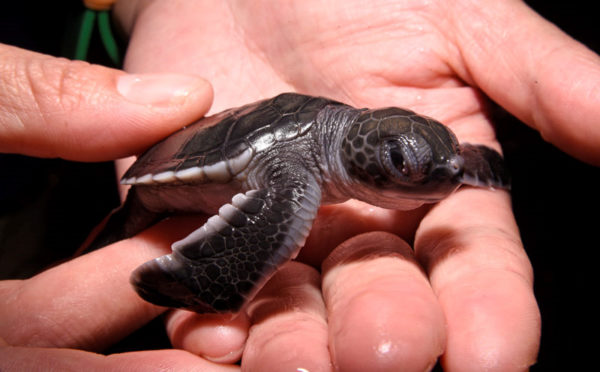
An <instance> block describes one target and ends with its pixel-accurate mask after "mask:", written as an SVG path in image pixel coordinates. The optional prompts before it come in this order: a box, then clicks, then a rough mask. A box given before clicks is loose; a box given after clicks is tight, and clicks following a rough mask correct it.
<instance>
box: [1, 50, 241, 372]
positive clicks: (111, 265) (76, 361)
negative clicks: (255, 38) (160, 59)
mask: <svg viewBox="0 0 600 372" xmlns="http://www.w3.org/2000/svg"><path fill="white" fill-rule="evenodd" d="M0 71H2V73H1V74H0V80H1V82H0V151H1V152H13V153H21V154H28V155H35V156H42V157H62V158H66V159H72V160H88V161H91V160H94V161H96V160H108V159H114V158H117V157H121V156H126V155H132V154H135V153H137V152H139V151H140V150H141V149H143V148H144V147H147V146H148V145H150V144H151V143H153V142H156V141H157V140H158V139H160V138H162V137H164V136H166V135H167V134H169V133H170V132H172V131H174V130H176V129H178V128H179V127H180V126H181V125H183V124H185V123H188V122H190V121H192V120H194V119H196V118H197V117H199V116H202V115H203V114H204V113H205V112H206V111H207V110H208V107H209V106H210V101H211V94H212V92H211V88H210V86H209V85H208V83H206V82H205V81H204V80H202V79H200V78H197V77H194V76H192V75H176V74H165V75H162V74H154V75H129V74H126V73H124V72H122V71H117V70H112V69H108V68H104V67H100V66H94V65H90V64H87V63H84V62H72V61H67V60H65V59H58V58H53V57H50V56H45V55H41V54H37V53H32V52H29V51H25V50H22V49H19V48H14V47H10V46H6V45H0ZM179 226H182V224H181V221H179V222H178V223H177V224H176V225H174V224H173V223H170V226H169V223H166V224H162V225H159V226H156V227H155V228H154V229H152V230H149V231H147V232H146V233H145V234H140V236H139V237H136V238H133V239H130V240H126V241H123V242H119V243H117V244H114V245H112V246H110V247H107V248H105V249H102V250H99V251H97V252H93V253H90V254H88V255H85V256H82V257H79V258H77V259H74V260H72V261H69V262H67V263H64V264H62V265H59V266H56V267H54V268H51V269H49V270H47V271H45V272H43V273H41V274H39V275H37V276H35V277H33V278H31V279H28V280H22V281H21V280H5V281H0V370H2V371H5V370H19V371H23V370H34V369H39V368H44V369H56V370H84V369H89V368H92V369H99V370H106V369H113V368H114V369H118V368H124V366H125V368H126V369H127V370H143V371H148V370H153V369H158V368H160V366H163V365H164V363H168V365H169V366H170V367H171V368H181V369H184V370H189V369H190V365H193V366H194V367H193V368H199V367H202V368H205V370H211V371H232V370H237V369H238V368H237V367H234V366H225V365H216V364H214V363H211V362H208V361H206V360H204V359H202V358H199V357H197V356H194V355H192V354H190V353H187V352H184V351H177V350H164V351H144V352H135V353H124V354H119V355H113V356H109V357H104V356H101V355H99V354H95V353H93V352H90V351H100V350H102V349H104V348H105V347H106V346H108V345H110V344H112V343H114V342H116V341H118V340H119V339H120V338H121V337H123V336H125V335H127V334H128V333H130V332H132V331H134V330H135V329H137V328H138V327H140V326H141V325H142V324H144V323H146V322H147V321H149V320H150V319H152V318H153V317H155V316H156V315H157V314H158V313H159V312H160V309H157V308H150V307H149V306H147V304H146V303H145V302H144V301H142V300H141V299H139V297H138V296H137V295H136V294H135V292H134V291H133V289H132V288H131V287H130V285H129V282H128V278H129V275H130V272H131V271H132V270H133V268H135V267H137V266H138V265H140V264H141V263H143V262H145V261H147V260H149V259H150V258H152V257H154V255H155V254H156V253H155V252H154V251H149V250H147V249H145V248H144V245H143V244H141V243H140V241H142V242H143V241H144V239H147V238H152V237H153V236H155V240H156V241H157V242H160V240H161V239H165V238H167V237H170V238H172V239H176V237H177V236H178V235H177V229H178V227H179ZM153 230H154V232H153ZM173 234H175V235H173ZM170 240H171V239H169V241H170ZM164 244H167V243H166V242H165V243H164ZM51 248H52V247H48V249H51ZM238 328H239V327H238ZM230 329H232V330H233V331H235V329H237V328H236V327H231V328H230ZM242 329H243V328H242ZM242 332H243V331H242ZM243 335H245V333H243ZM238 338H239V337H238ZM234 339H235V338H234ZM242 339H243V338H242ZM84 350H85V351H84Z"/></svg>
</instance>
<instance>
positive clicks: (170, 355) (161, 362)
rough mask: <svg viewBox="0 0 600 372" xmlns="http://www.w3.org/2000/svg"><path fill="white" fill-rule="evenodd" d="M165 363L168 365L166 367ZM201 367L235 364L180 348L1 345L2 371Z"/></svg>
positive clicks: (222, 370)
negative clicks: (113, 350)
mask: <svg viewBox="0 0 600 372" xmlns="http://www.w3.org/2000/svg"><path fill="white" fill-rule="evenodd" d="M165 366H168V367H165ZM40 368H42V369H43V370H46V371H89V370H93V371H144V372H145V371H164V370H165V368H168V370H169V371H177V370H181V371H203V372H233V371H239V369H240V368H239V367H238V366H227V365H223V364H216V363H212V362H210V361H206V360H204V359H202V358H199V357H197V356H195V355H193V354H190V353H188V352H185V351H183V350H156V351H139V352H131V353H122V354H114V355H109V356H104V355H100V354H94V353H91V352H85V351H80V350H73V349H53V348H28V347H2V348H0V370H2V371H36V370H40Z"/></svg>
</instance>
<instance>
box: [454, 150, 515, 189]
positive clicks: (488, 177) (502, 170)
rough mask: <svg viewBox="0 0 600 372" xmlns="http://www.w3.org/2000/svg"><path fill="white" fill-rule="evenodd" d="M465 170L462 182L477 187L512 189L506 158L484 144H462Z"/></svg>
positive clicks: (461, 153)
mask: <svg viewBox="0 0 600 372" xmlns="http://www.w3.org/2000/svg"><path fill="white" fill-rule="evenodd" d="M460 155H461V157H462V158H463V161H464V164H463V169H464V172H463V174H462V177H461V179H460V182H461V183H463V184H465V185H471V186H477V187H492V188H498V189H510V177H509V174H508V171H507V169H506V167H505V165H504V159H502V156H501V155H500V154H499V153H498V152H497V151H496V150H493V149H491V148H489V147H487V146H483V145H471V144H468V143H465V144H461V145H460Z"/></svg>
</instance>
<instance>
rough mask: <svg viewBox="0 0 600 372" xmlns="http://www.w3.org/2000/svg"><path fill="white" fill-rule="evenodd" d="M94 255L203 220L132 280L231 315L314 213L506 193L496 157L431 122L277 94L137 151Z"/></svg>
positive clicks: (288, 254)
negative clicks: (348, 204) (173, 222)
mask: <svg viewBox="0 0 600 372" xmlns="http://www.w3.org/2000/svg"><path fill="white" fill-rule="evenodd" d="M122 183H123V184H126V185H132V187H131V189H130V191H129V194H128V196H127V199H126V201H125V203H124V204H123V205H122V206H121V207H120V208H119V209H117V210H116V211H115V212H113V214H112V215H111V216H110V217H109V219H108V221H107V223H106V225H105V228H104V230H103V231H102V232H101V233H100V234H99V235H98V237H97V238H96V240H95V243H93V245H95V246H102V245H106V244H108V243H111V242H114V241H116V240H120V239H124V238H127V237H130V236H133V235H135V234H137V233H138V232H140V231H141V230H143V229H145V228H146V227H148V226H149V225H152V224H154V223H156V222H157V221H159V220H161V219H163V218H164V217H166V216H167V215H170V214H174V213H177V212H201V213H210V214H214V215H213V216H212V217H211V218H209V219H208V221H206V223H205V224H204V225H203V226H202V227H200V228H199V229H197V230H196V231H194V232H192V233H191V234H190V235H188V236H187V237H186V238H184V239H183V240H180V241H178V242H176V243H174V244H173V246H172V248H173V252H172V253H171V254H168V255H165V256H162V257H159V258H157V259H155V260H152V261H149V262H147V263H145V264H144V265H142V266H140V267H139V268H137V269H136V270H135V271H134V272H133V274H132V276H131V282H132V283H133V285H134V287H135V289H136V290H137V292H138V293H139V295H140V296H141V297H143V298H144V299H146V300H147V301H149V302H152V303H154V304H157V305H162V306H169V307H178V308H186V309H189V310H193V311H196V312H236V311H239V310H240V309H241V308H242V307H243V306H244V304H245V303H246V302H247V301H248V300H249V299H251V298H252V297H253V296H254V295H255V293H256V292H257V291H258V290H259V289H260V287H261V286H262V285H263V284H264V283H265V282H266V281H267V279H268V278H269V277H270V276H271V275H272V274H273V273H275V271H276V270H277V268H278V267H280V266H281V265H282V264H284V263H285V262H286V261H288V260H290V259H292V258H294V257H295V256H296V254H297V253H298V251H299V249H300V247H302V245H303V244H304V241H305V239H306V237H307V235H308V233H309V231H310V228H311V225H312V223H313V220H314V218H315V216H316V214H317V210H318V208H319V206H320V205H321V204H322V203H340V202H343V201H345V200H348V199H350V198H355V199H359V200H362V201H365V202H367V203H369V204H373V205H376V206H380V207H384V208H391V209H413V208H416V207H418V206H420V205H422V204H423V203H432V202H436V201H439V200H440V199H443V198H444V197H446V196H447V195H449V194H450V193H452V192H453V191H454V190H456V189H457V188H458V187H459V186H460V185H461V184H468V185H473V186H481V187H490V188H507V187H508V180H507V175H506V172H505V170H504V166H503V162H502V158H501V156H500V154H498V153H497V152H496V151H494V150H492V149H490V148H487V147H485V146H477V145H469V144H462V145H459V144H458V142H457V140H456V137H455V136H454V134H453V133H452V132H451V131H450V129H448V128H447V127H446V126H444V125H442V124H441V123H439V122H437V121H435V120H433V119H431V118H427V117H424V116H420V115H417V114H415V113H414V112H412V111H409V110H405V109H400V108H396V107H390V108H382V109H373V110H372V109H356V108H354V107H351V106H348V105H345V104H342V103H340V102H336V101H333V100H330V99H326V98H321V97H311V96H307V95H302V94H296V93H284V94H281V95H278V96H276V97H274V98H271V99H267V100H263V101H259V102H256V103H253V104H249V105H246V106H243V107H240V108H234V109H230V110H227V111H224V112H222V113H219V114H216V115H214V116H211V117H207V118H204V119H202V120H200V121H198V122H196V123H194V124H192V125H190V126H188V127H186V128H183V129H181V130H179V131H178V132H175V133H174V134H172V135H171V136H169V137H167V138H165V139H164V140H163V141H161V142H159V143H157V144H156V145H154V146H153V147H151V148H150V149H149V150H147V151H146V152H145V153H144V154H143V155H141V156H140V157H139V159H138V160H137V161H136V162H135V164H133V165H132V166H131V168H130V169H129V170H128V171H127V173H125V175H124V177H123V179H122Z"/></svg>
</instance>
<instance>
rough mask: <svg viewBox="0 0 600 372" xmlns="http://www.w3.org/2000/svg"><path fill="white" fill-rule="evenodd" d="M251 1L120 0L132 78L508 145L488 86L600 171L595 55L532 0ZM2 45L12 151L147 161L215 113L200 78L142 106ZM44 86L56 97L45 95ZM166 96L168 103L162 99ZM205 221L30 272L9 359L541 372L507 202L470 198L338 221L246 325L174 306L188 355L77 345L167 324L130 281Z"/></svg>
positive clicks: (11, 286)
mask: <svg viewBox="0 0 600 372" xmlns="http://www.w3.org/2000/svg"><path fill="white" fill-rule="evenodd" d="M244 4H248V3H243V2H239V3H234V4H229V3H226V2H214V3H211V2H207V1H205V2H185V1H156V2H150V1H148V2H136V1H126V2H120V3H118V4H117V7H116V10H117V14H118V16H119V17H120V22H121V24H122V25H123V27H124V29H125V30H126V31H128V32H130V33H131V43H130V48H129V50H128V55H127V59H126V66H125V68H126V69H127V70H128V71H132V72H140V73H142V72H165V71H168V72H183V73H191V74H195V75H199V76H201V77H205V78H207V79H208V80H209V81H210V82H211V84H213V87H214V90H215V102H214V105H213V106H212V108H211V112H216V111H219V110H222V109H224V108H227V107H232V106H236V105H240V104H244V103H248V102H252V101H254V100H257V99H260V98H264V97H269V96H272V95H274V94H277V93H279V92H281V91H299V92H302V93H309V94H315V95H325V96H329V97H331V98H337V99H339V100H342V101H344V102H347V103H350V104H353V105H356V106H367V107H378V106H385V105H395V106H404V107H408V108H411V109H414V110H416V111H417V112H420V113H423V114H428V115H430V116H433V117H435V118H437V119H439V120H441V121H443V122H444V123H446V124H448V125H450V126H451V127H452V129H453V130H454V131H455V132H456V133H457V134H458V136H459V139H460V140H461V141H469V142H473V143H484V144H488V145H490V146H496V147H497V143H496V142H495V141H494V136H493V130H492V127H491V125H490V123H489V121H488V118H487V116H486V115H485V103H486V101H485V99H484V98H483V95H482V94H481V92H483V93H485V94H486V95H487V96H488V97H490V98H492V99H493V100H495V101H496V102H498V103H499V104H501V105H502V106H504V107H505V108H506V109H508V110H509V111H510V112H512V113H513V114H515V115H516V116H518V117H519V118H521V119H522V120H524V121H525V122H526V123H527V124H529V125H531V126H533V127H534V128H536V129H538V130H539V131H540V132H541V133H542V135H544V137H545V138H546V139H548V140H549V141H551V142H553V143H555V144H556V145H557V146H559V147H561V148H562V149H563V150H565V151H567V152H569V153H571V154H573V155H575V156H578V157H580V158H584V159H585V160H587V161H589V162H591V163H594V164H599V163H600V156H599V154H598V152H599V151H600V146H597V144H598V142H600V141H599V139H598V137H599V135H598V128H597V127H594V126H593V125H591V124H589V123H594V119H595V118H597V117H598V113H597V112H596V111H597V110H600V105H598V102H597V101H598V97H597V94H594V92H595V91H597V89H595V87H596V86H598V83H599V82H600V77H599V74H598V66H599V63H598V58H597V56H596V55H594V54H593V53H591V52H590V51H588V50H587V49H585V48H584V47H583V46H581V45H580V44H578V43H576V42H575V41H573V40H571V39H570V38H568V36H566V35H564V34H562V33H561V32H560V31H559V30H558V29H556V28H555V27H554V26H552V25H550V24H548V23H547V22H545V21H544V20H543V19H541V18H540V17H539V16H537V15H536V14H535V13H533V12H532V11H531V10H529V9H528V8H526V7H525V6H524V5H523V4H522V3H520V2H517V1H493V0H489V1H478V2H469V1H454V2H427V4H425V2H420V1H412V2H408V1H401V2H395V3H393V4H387V3H382V4H380V5H378V6H377V7H374V6H368V4H372V2H370V3H368V4H359V3H357V2H351V1H345V2H343V3H340V4H338V3H334V2H330V3H327V4H322V3H321V2H319V3H318V4H316V3H314V2H311V1H303V2H294V3H281V2H277V3H275V2H272V3H270V2H258V1H255V2H252V7H251V8H244V7H243V5H244ZM273 4H276V6H272V5H273ZM290 4H291V5H290ZM342 5H343V6H342ZM196 7H197V8H196ZM329 8H331V9H329ZM333 8H336V9H335V10H332V9H333ZM364 12H367V13H368V15H365V14H366V13H364ZM267 36H268V38H267ZM267 41H268V42H267ZM0 53H1V54H0V57H2V58H1V60H2V62H3V63H2V68H3V70H2V71H3V72H4V71H13V68H14V71H17V72H18V71H21V73H16V74H14V76H17V77H23V76H25V79H24V80H23V81H21V80H19V79H16V80H17V83H15V79H6V81H3V84H2V85H0V107H2V111H1V112H0V115H2V119H3V120H2V121H0V122H1V123H2V127H1V128H0V129H1V130H0V145H1V146H0V150H2V151H8V152H19V153H25V154H29V155H36V156H47V157H50V156H59V157H63V158H69V159H77V160H101V159H112V158H116V157H121V156H124V155H131V154H134V153H137V152H139V151H141V149H143V148H144V147H147V146H148V145H150V144H151V143H152V142H153V141H155V140H156V139H158V138H160V137H161V136H164V135H165V134H166V133H169V132H170V131H173V130H175V129H176V128H177V127H179V126H181V125H183V124H185V123H187V122H189V121H191V120H192V119H193V118H195V117H198V116H200V115H202V114H204V113H205V111H206V110H207V108H208V104H209V102H210V92H209V91H207V89H206V85H205V84H204V85H203V84H202V83H200V82H199V80H197V79H196V80H194V78H193V77H191V76H187V77H183V78H181V76H180V75H178V76H179V77H180V78H174V79H173V80H178V81H179V84H180V85H181V84H182V80H185V78H187V79H189V80H193V81H194V82H193V83H192V84H190V86H187V87H186V88H185V89H184V88H182V87H181V86H179V87H178V88H177V89H179V91H180V92H182V93H185V94H175V95H174V96H175V99H172V98H171V95H169V94H165V91H164V90H163V91H160V90H154V91H155V92H158V93H157V94H155V95H154V97H152V96H153V94H149V96H150V97H143V99H142V100H141V102H138V103H140V104H138V105H127V104H126V103H131V102H132V101H131V99H130V98H127V94H123V91H120V92H117V86H118V76H120V74H121V73H119V72H117V71H109V70H108V69H102V68H99V67H98V66H89V65H85V64H82V63H71V62H67V61H65V60H55V59H50V57H41V56H39V55H35V54H32V53H27V52H23V51H21V50H15V49H14V48H2V49H0ZM14 56H17V57H18V58H16V60H11V58H13V57H14ZM6 61H8V62H6ZM36 66H37V67H39V66H43V67H45V68H43V69H35V67H36ZM18 67H22V68H24V70H19V69H18ZM32 67H33V68H34V69H33V70H32ZM23 71H25V73H24V74H23V73H22V72H23ZM31 71H36V72H37V75H31ZM46 75H50V77H51V78H50V79H47V82H49V84H44V85H42V86H40V85H36V82H38V81H40V80H39V79H41V78H46V77H47V76H46ZM6 76H7V74H6V73H3V74H0V77H6ZM8 76H11V77H12V76H13V75H8ZM31 76H35V77H37V78H38V79H32V78H30V77H31ZM142 76H143V75H142ZM131 80H132V79H129V86H131V85H132V84H131ZM133 80H134V81H135V79H133ZM167 80H168V79H167ZM43 81H46V80H43ZM569 81H575V82H577V84H572V85H569V84H565V82H569ZM171 82H172V80H171ZM133 85H135V84H133ZM201 86H203V87H204V88H200V87H201ZM124 87H125V88H127V87H128V84H127V83H126V84H122V85H121V88H124ZM194 87H195V88H194ZM44 88H50V89H49V90H46V89H44ZM171 88H173V86H172V87H171ZM11 89H12V90H11ZM15 89H16V92H17V93H20V94H14V93H15ZM18 89H23V91H19V90H18ZM88 89H89V90H88ZM177 89H170V92H171V93H173V90H177ZM127 90H128V89H125V91H127ZM140 90H141V91H143V90H144V89H140ZM133 91H135V89H133ZM150 91H152V89H150ZM167 91H169V89H167ZM137 94H138V98H140V97H139V95H140V94H141V95H142V96H143V94H142V93H141V92H137ZM161 94H162V95H163V97H162V98H161V97H160V95H161ZM134 96H135V94H134ZM15 97H16V98H15ZM23 97H24V98H23ZM157 97H158V98H161V99H158V101H160V102H161V103H162V104H159V105H154V104H153V103H152V102H153V101H154V100H155V99H156V98H157ZM65 98H67V99H66V100H65ZM30 99H31V100H30ZM134 101H135V100H134ZM40 103H42V104H40ZM7 108H8V109H7ZM90 118H93V119H94V120H90ZM32 123H33V124H36V125H32ZM86 125H88V126H86ZM106 125H108V128H112V129H108V130H107V129H106ZM99 128H102V129H99ZM123 130H125V131H126V133H128V135H127V136H124V135H122V131H123ZM89 142H91V144H92V145H91V146H87V143H89ZM81 143H86V146H81ZM201 223H202V219H200V220H183V219H178V220H175V219H173V220H170V221H166V222H164V223H161V224H159V225H157V226H155V227H153V228H151V229H149V230H147V231H145V232H144V233H142V234H140V235H138V236H137V237H134V238H132V239H128V240H125V241H122V242H118V243H115V244H113V245H111V246H109V247H106V248H104V249H101V250H98V251H96V252H93V253H91V254H88V255H85V256H82V257H80V258H77V259H75V260H72V261H69V262H68V263H65V264H63V265H60V266H57V267H55V268H53V269H50V270H48V271H46V272H44V273H42V274H40V275H38V276H36V277H34V278H32V279H29V280H26V281H4V282H1V283H0V298H2V299H3V302H2V306H0V319H2V320H3V322H2V323H0V336H1V337H2V338H3V339H4V341H5V344H6V345H5V346H2V347H1V348H0V361H2V363H4V364H0V367H3V368H2V369H3V370H4V369H8V367H13V368H12V369H15V370H16V369H19V367H27V366H39V365H40V364H39V363H50V365H52V366H57V368H58V369H63V370H64V369H65V368H66V367H70V368H71V369H78V370H81V369H82V368H83V367H82V366H84V367H85V368H92V369H93V368H96V369H99V368H102V369H110V368H114V369H118V368H132V369H136V368H137V369H139V370H149V369H150V368H151V367H154V368H156V369H161V368H163V367H165V366H169V367H171V369H179V368H181V369H185V370H190V368H192V366H194V367H196V368H197V369H201V370H215V371H216V370H236V369H238V367H236V366H232V365H228V364H227V363H232V362H233V361H234V360H235V359H237V358H238V357H239V356H240V355H242V354H243V359H242V369H245V370H260V371H267V370H278V371H281V370H286V369H292V370H298V368H306V369H309V370H311V371H320V370H325V371H328V370H331V369H333V368H335V367H337V368H339V369H340V370H343V371H353V370H370V371H385V370H392V371H395V370H398V369H399V368H400V367H402V370H409V371H410V370H426V369H428V368H430V367H431V366H432V365H433V363H435V361H436V360H437V358H438V357H439V356H440V355H441V363H442V365H443V366H444V369H445V370H448V371H453V370H456V371H469V370H473V371H481V370H488V371H494V370H498V371H506V370H525V369H527V368H528V366H529V365H531V364H532V363H533V362H534V361H535V357H536V354H537V349H538V347H539V332H540V322H539V312H538V310H537V306H536V303H535V299H534V297H533V293H532V289H531V286H532V280H533V279H532V272H531V267H530V264H529V262H528V260H527V257H526V255H525V253H524V251H523V247H522V245H521V243H520V239H519V234H518V229H517V226H516V224H515V222H514V217H513V216H512V212H511V210H510V199H509V196H508V195H507V194H506V193H505V192H502V191H488V190H475V189H467V188H465V189H462V190H460V191H458V192H457V193H455V194H454V195H452V196H451V197H449V198H448V199H446V200H444V201H443V202H441V203H439V204H437V205H436V206H434V207H432V208H422V209H419V210H417V211H413V212H408V213H407V212H396V211H386V210H382V209H378V208H371V207H368V206H365V205H363V204H359V203H345V204H342V205H339V206H327V207H324V208H322V209H321V211H320V213H319V218H318V219H317V221H316V223H315V226H314V228H313V230H312V233H311V236H310V237H309V240H308V242H307V245H306V246H305V247H304V248H303V251H302V254H301V256H300V257H299V262H295V263H292V264H289V265H286V266H285V267H284V268H283V269H282V270H281V271H280V272H279V273H278V274H276V276H275V277H274V278H273V279H272V280H271V281H270V282H269V283H268V284H267V285H266V286H265V288H264V289H263V291H261V292H260V293H259V295H258V296H257V298H256V299H255V301H253V302H252V303H251V304H250V305H249V307H248V317H246V316H245V315H244V314H242V315H241V316H240V317H238V318H237V319H235V320H233V321H226V320H224V319H222V318H219V317H216V316H201V315H197V314H192V313H188V312H184V311H171V312H169V313H168V315H167V323H166V326H167V331H168V332H169V334H170V335H171V339H172V341H173V344H174V346H175V347H176V348H180V349H185V350H187V352H186V351H183V350H168V351H156V352H155V351H147V352H139V353H126V354H122V355H116V356H109V357H101V356H99V355H97V354H93V353H89V352H84V351H79V350H74V349H83V350H101V349H102V348H103V347H105V346H106V345H108V344H110V343H112V342H114V341H116V340H117V339H119V338H120V337H122V336H123V335H125V334H127V333H129V332H131V331H133V329H135V328H136V327H137V326H139V325H141V324H143V323H145V322H147V321H149V320H150V319H152V318H153V317H155V316H156V315H157V314H159V313H162V312H164V311H165V310H166V309H162V308H158V307H156V306H153V305H151V304H148V303H145V302H143V301H141V300H140V299H139V298H137V297H136V295H135V293H134V292H133V290H131V288H129V287H128V285H127V284H126V282H127V277H128V275H129V273H130V271H131V270H132V269H133V268H134V267H136V266H137V265H139V264H140V263H142V262H144V261H146V260H148V259H151V258H153V257H156V256H159V255H161V254H165V253H167V252H168V251H169V245H170V242H172V241H174V240H175V239H177V238H179V237H181V236H184V235H185V234H186V233H187V232H188V231H190V230H191V229H193V228H195V227H197V226H199V225H200V224H201ZM361 233H367V234H361ZM390 233H393V234H390ZM400 237H401V238H403V239H404V241H403V240H402V239H401V238H400ZM405 241H408V242H410V243H411V244H412V248H413V249H410V247H409V246H408V245H407V243H406V242H405ZM115 262H117V263H119V264H118V265H115V264H114V263H115ZM109 263H110V264H109ZM98 267H103V268H105V267H110V268H111V269H110V271H109V272H106V271H102V270H97V269H96V268H98ZM315 268H317V269H320V272H319V271H318V270H316V269H315ZM92 274H93V275H92ZM246 337H247V338H246ZM65 348H67V349H65ZM197 355H199V356H201V357H199V356H197ZM206 359H212V360H218V361H220V362H222V363H221V364H215V363H210V362H208V361H207V360H206ZM46 365H48V364H46ZM77 366H79V368H77ZM4 367H6V368H4ZM61 367H62V368H61ZM22 369H23V368H21V370H22Z"/></svg>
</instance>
